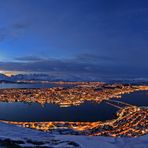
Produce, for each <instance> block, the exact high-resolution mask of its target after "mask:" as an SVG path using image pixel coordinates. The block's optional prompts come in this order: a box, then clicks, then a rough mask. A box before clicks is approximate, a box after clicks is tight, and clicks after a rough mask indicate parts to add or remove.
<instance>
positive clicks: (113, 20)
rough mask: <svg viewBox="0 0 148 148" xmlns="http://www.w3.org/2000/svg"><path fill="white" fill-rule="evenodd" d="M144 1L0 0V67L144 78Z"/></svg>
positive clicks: (147, 29) (147, 19)
mask: <svg viewBox="0 0 148 148" xmlns="http://www.w3.org/2000/svg"><path fill="white" fill-rule="evenodd" d="M147 57H148V1H147V0H1V1H0V71H1V72H4V71H11V72H17V73H21V72H45V73H58V74H59V75H60V74H65V75H70V74H73V75H79V76H83V75H84V74H85V75H88V76H92V77H102V76H105V77H112V76H115V77H116V76H117V77H129V76H130V77H147V75H148V66H147V62H148V59H147Z"/></svg>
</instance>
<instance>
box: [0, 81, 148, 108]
mask: <svg viewBox="0 0 148 148" xmlns="http://www.w3.org/2000/svg"><path fill="white" fill-rule="evenodd" d="M138 90H148V86H132V85H122V84H112V85H111V84H103V83H94V82H92V83H88V84H86V83H84V84H83V83H82V84H79V85H76V86H73V87H53V88H39V89H0V101H3V102H37V103H40V104H45V103H54V104H58V105H60V106H61V107H68V106H73V105H80V104H81V103H83V102H84V101H95V102H97V103H100V102H102V101H104V100H108V99H110V98H119V97H121V95H122V94H125V93H131V92H133V91H138Z"/></svg>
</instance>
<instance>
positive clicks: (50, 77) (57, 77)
mask: <svg viewBox="0 0 148 148" xmlns="http://www.w3.org/2000/svg"><path fill="white" fill-rule="evenodd" d="M25 80H34V81H51V82H53V81H104V82H108V83H131V84H148V78H123V79H122V78H107V77H106V78H103V77H99V76H91V75H88V74H84V75H83V77H82V76H80V75H79V74H74V75H73V74H63V73H54V74H40V73H37V74H36V73H35V74H18V75H12V76H10V77H8V76H6V75H4V74H0V81H3V82H4V81H10V82H16V81H25Z"/></svg>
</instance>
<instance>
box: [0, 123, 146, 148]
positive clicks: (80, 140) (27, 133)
mask: <svg viewBox="0 0 148 148" xmlns="http://www.w3.org/2000/svg"><path fill="white" fill-rule="evenodd" d="M0 147H3V148H9V147H10V148H12V147H16V148H17V147H18V148H19V147H41V148H42V147H45V148H46V147H47V148H48V147H52V148H102V147H105V148H147V147H148V135H145V136H142V137H137V138H109V137H99V136H96V137H88V136H68V135H66V136H63V135H62V136H60V135H51V134H49V133H45V132H41V131H36V130H32V129H27V128H22V127H18V126H15V125H10V124H6V123H0Z"/></svg>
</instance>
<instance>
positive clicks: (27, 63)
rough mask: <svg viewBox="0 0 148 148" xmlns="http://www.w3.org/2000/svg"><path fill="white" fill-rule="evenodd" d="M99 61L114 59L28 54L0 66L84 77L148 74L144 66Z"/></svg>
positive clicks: (22, 70) (8, 69)
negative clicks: (34, 55) (51, 56)
mask: <svg viewBox="0 0 148 148" xmlns="http://www.w3.org/2000/svg"><path fill="white" fill-rule="evenodd" d="M82 57H83V58H82ZM87 57H88V58H87ZM94 61H95V62H94ZM97 61H98V62H97ZM101 61H108V63H110V62H111V61H112V62H115V59H114V58H112V57H103V56H102V57H101V58H100V59H99V56H96V55H91V56H89V55H79V56H77V57H75V58H71V59H61V60H60V59H50V58H49V59H44V58H40V57H33V56H28V57H20V58H16V59H15V60H14V61H10V62H0V67H1V69H3V70H5V71H20V72H31V73H33V72H35V73H40V72H42V73H63V74H65V75H79V76H80V77H82V78H83V76H84V75H85V77H87V76H91V77H100V76H118V77H119V76H125V75H126V76H133V75H135V76H143V75H147V74H148V71H146V70H145V68H146V67H136V66H134V67H133V66H130V65H129V66H127V65H120V64H107V62H106V63H103V62H101ZM137 69H138V70H137Z"/></svg>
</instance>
